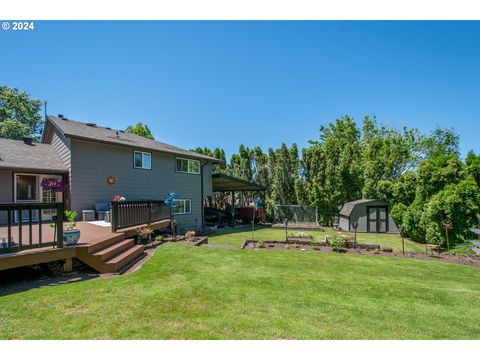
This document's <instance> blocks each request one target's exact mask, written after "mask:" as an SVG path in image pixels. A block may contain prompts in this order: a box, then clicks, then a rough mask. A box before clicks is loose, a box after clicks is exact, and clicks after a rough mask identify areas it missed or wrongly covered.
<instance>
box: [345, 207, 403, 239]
mask: <svg viewBox="0 0 480 360" xmlns="http://www.w3.org/2000/svg"><path fill="white" fill-rule="evenodd" d="M355 225H357V232H370V233H392V234H398V233H399V230H398V227H397V225H396V224H395V222H394V221H393V219H392V217H391V215H390V206H389V205H388V203H387V202H386V201H383V200H376V199H360V200H355V201H350V202H347V203H345V204H343V206H342V208H341V209H340V214H339V219H338V226H339V227H340V228H341V229H342V230H344V231H355Z"/></svg>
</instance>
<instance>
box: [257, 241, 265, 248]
mask: <svg viewBox="0 0 480 360" xmlns="http://www.w3.org/2000/svg"><path fill="white" fill-rule="evenodd" d="M257 247H259V248H264V247H265V240H257Z"/></svg>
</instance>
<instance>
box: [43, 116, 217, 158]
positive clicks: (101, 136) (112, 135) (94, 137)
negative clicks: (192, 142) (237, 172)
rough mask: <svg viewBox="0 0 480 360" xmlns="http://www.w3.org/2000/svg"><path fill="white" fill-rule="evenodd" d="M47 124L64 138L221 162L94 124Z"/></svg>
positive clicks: (67, 121) (52, 120)
mask: <svg viewBox="0 0 480 360" xmlns="http://www.w3.org/2000/svg"><path fill="white" fill-rule="evenodd" d="M47 120H48V122H50V123H51V124H52V125H53V126H55V127H56V128H57V129H58V130H60V131H61V132H62V133H63V134H64V135H65V136H67V137H71V138H78V139H84V140H91V141H98V142H103V143H109V144H115V145H123V146H129V147H132V148H138V149H146V150H153V151H158V152H162V153H169V154H174V155H183V156H187V157H191V158H196V159H204V160H208V161H211V162H215V163H222V162H223V161H222V160H219V159H216V158H213V157H210V156H206V155H202V154H199V153H196V152H194V151H189V150H185V149H182V148H179V147H176V146H173V145H168V144H165V143H162V142H160V141H156V140H151V139H147V138H145V137H143V136H139V135H136V134H132V133H128V132H125V131H123V130H115V129H112V128H108V127H102V126H98V125H96V124H94V123H83V122H79V121H75V120H70V119H66V118H59V117H56V116H51V115H49V116H48V117H47Z"/></svg>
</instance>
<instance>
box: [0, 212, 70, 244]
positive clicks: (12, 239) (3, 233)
mask: <svg viewBox="0 0 480 360" xmlns="http://www.w3.org/2000/svg"><path fill="white" fill-rule="evenodd" d="M45 210H50V211H52V210H55V211H56V213H57V214H63V210H64V206H63V203H61V202H56V203H14V204H11V203H10V204H1V203H0V253H6V252H18V251H21V250H26V249H31V248H39V247H48V246H51V247H58V248H61V247H63V216H56V220H55V221H54V222H53V225H54V226H53V228H54V230H52V231H51V235H50V234H49V235H48V237H47V238H44V235H45V234H44V231H43V230H44V227H45V226H49V225H50V224H52V221H45V220H44V219H42V212H43V211H45ZM46 222H49V223H50V224H46ZM46 233H50V232H48V231H47V232H46Z"/></svg>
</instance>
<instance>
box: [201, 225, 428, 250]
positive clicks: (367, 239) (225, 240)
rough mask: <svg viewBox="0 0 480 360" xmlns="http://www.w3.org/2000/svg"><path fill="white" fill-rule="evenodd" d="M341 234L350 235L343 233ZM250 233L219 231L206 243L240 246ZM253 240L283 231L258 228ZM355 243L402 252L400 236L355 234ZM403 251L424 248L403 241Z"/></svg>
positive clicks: (279, 235) (275, 236)
mask: <svg viewBox="0 0 480 360" xmlns="http://www.w3.org/2000/svg"><path fill="white" fill-rule="evenodd" d="M288 232H289V233H291V232H293V233H295V232H298V231H297V230H289V231H288ZM302 232H305V233H308V234H312V235H313V236H314V238H315V239H317V240H324V239H325V236H327V235H328V236H333V235H335V234H338V232H337V231H335V230H333V229H331V228H326V229H325V231H302ZM343 234H346V235H352V236H353V234H351V233H346V232H344V233H343ZM251 238H252V233H251V231H248V229H246V228H241V229H234V230H220V231H218V233H216V234H214V235H210V236H209V237H208V242H209V243H210V244H221V245H234V246H240V245H241V244H242V242H243V241H244V240H246V239H251ZM254 239H257V240H258V239H263V240H284V239H285V230H284V229H272V228H265V227H260V228H258V229H257V230H255V233H254ZM357 241H358V242H361V243H369V244H380V246H382V247H390V248H392V249H393V250H394V251H402V238H401V237H400V235H393V234H372V233H367V234H357ZM405 251H415V252H425V246H424V245H423V244H418V243H416V242H414V241H411V240H405Z"/></svg>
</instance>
